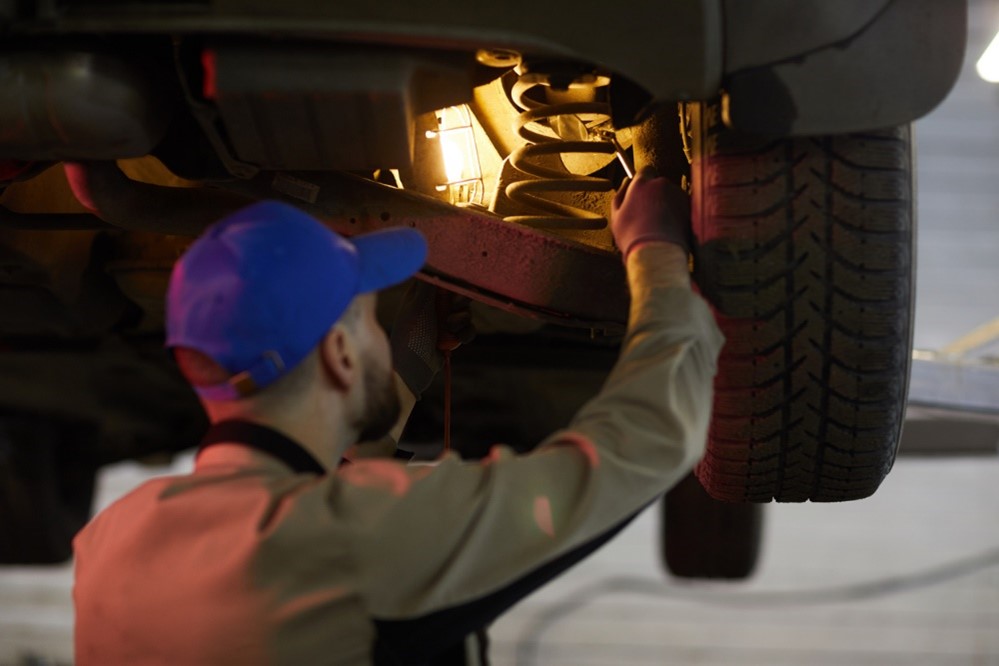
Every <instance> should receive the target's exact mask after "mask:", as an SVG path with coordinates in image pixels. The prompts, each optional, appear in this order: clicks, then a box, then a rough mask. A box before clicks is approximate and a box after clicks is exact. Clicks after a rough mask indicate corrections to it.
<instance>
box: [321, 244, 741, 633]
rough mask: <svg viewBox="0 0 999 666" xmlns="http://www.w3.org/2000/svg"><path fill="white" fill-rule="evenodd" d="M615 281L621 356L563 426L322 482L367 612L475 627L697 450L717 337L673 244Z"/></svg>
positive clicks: (648, 497)
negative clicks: (538, 437) (527, 445)
mask: <svg viewBox="0 0 999 666" xmlns="http://www.w3.org/2000/svg"><path fill="white" fill-rule="evenodd" d="M628 275H629V281H630V283H631V291H632V305H631V313H630V319H629V328H628V332H627V335H626V338H625V341H624V344H623V348H622V352H621V356H620V359H619V360H618V362H617V364H616V365H615V367H614V369H613V370H612V372H611V373H610V375H609V377H608V379H607V381H606V383H605V385H604V386H603V388H602V390H601V391H600V392H599V394H598V395H597V396H596V397H595V398H593V399H592V400H591V401H590V402H589V403H588V404H587V405H586V406H585V407H584V408H583V409H582V410H581V411H580V412H579V414H578V415H577V416H576V418H575V419H574V420H573V421H572V423H571V425H570V426H569V428H568V429H566V430H564V431H561V432H558V433H555V434H554V435H552V436H551V437H549V438H548V439H547V440H546V441H545V442H544V443H543V444H542V445H541V446H539V447H538V448H537V449H535V450H534V451H533V452H531V453H529V454H524V455H517V454H515V453H513V452H512V451H511V450H510V449H509V448H507V447H504V446H496V447H494V448H493V449H492V451H491V453H490V455H489V456H488V458H486V459H484V460H482V461H477V462H462V461H460V460H459V459H458V458H457V457H456V456H446V457H445V458H444V459H443V460H441V461H440V462H439V463H437V464H436V465H434V466H426V467H406V466H403V465H399V464H398V463H396V462H393V461H388V460H371V461H359V462H358V463H356V464H354V465H350V466H347V467H345V468H343V469H341V470H340V471H339V472H338V473H337V475H336V477H335V478H333V479H331V480H330V482H329V484H330V485H329V497H328V501H329V505H330V507H331V509H332V511H334V512H335V513H337V514H338V516H339V517H340V518H342V519H343V520H345V521H346V522H347V523H348V524H349V525H350V529H351V535H352V546H353V554H354V558H355V564H356V566H357V571H358V572H359V579H358V581H357V584H358V586H359V591H360V594H361V596H362V597H363V598H364V599H365V600H366V603H367V604H368V608H369V612H370V613H371V614H372V616H374V617H375V618H378V619H379V620H382V621H385V623H386V624H387V625H392V626H395V624H393V623H398V624H399V626H402V625H405V624H406V623H408V622H411V621H414V620H416V619H422V620H423V621H429V620H433V619H435V618H436V619H437V620H441V623H442V624H445V625H447V626H449V627H451V628H452V629H453V630H454V631H456V632H458V634H457V635H461V631H462V628H461V626H459V627H455V626H453V624H454V623H457V624H459V625H469V628H474V627H475V626H478V625H476V624H475V623H476V622H477V623H479V625H481V623H482V622H484V621H488V620H489V619H491V618H492V617H495V616H496V615H498V614H499V613H500V612H502V611H503V610H505V609H506V608H507V607H509V606H510V605H512V604H513V603H516V601H517V600H519V599H520V598H521V597H523V596H524V595H525V594H527V593H528V592H530V591H531V590H533V589H535V588H536V587H538V586H540V585H541V584H543V583H544V582H545V581H547V580H550V579H551V578H552V577H554V576H556V575H558V573H560V572H561V571H562V570H563V569H564V568H566V567H567V566H568V565H569V564H571V563H572V562H575V561H577V560H578V559H580V558H581V557H582V556H584V555H585V554H587V553H589V552H590V551H592V550H593V549H594V548H595V547H596V545H598V544H600V543H602V542H603V541H605V540H607V539H608V538H609V537H610V535H612V534H613V533H615V532H616V531H617V530H618V529H620V527H621V526H623V524H625V523H626V522H627V521H628V520H630V518H631V517H633V516H634V515H635V514H636V513H637V512H639V511H640V510H641V509H642V508H643V507H645V506H646V505H648V504H649V503H650V502H652V501H653V500H654V499H655V498H656V497H658V496H659V495H660V494H661V493H663V492H664V491H665V490H667V489H668V488H669V487H670V486H671V485H672V484H674V483H675V482H676V481H677V480H678V479H679V478H681V477H682V476H683V475H684V474H685V473H686V472H688V471H689V470H690V468H691V467H692V465H693V464H694V462H695V461H696V460H697V459H698V458H699V457H700V456H701V454H702V453H703V449H704V441H705V437H706V431H707V425H708V419H709V415H710V410H711V402H712V378H713V375H714V372H715V361H716V357H717V354H718V351H719V349H720V347H721V344H722V337H721V334H720V333H719V332H718V329H717V328H716V326H715V324H714V320H713V317H712V315H711V312H710V310H709V308H708V307H707V305H706V304H705V303H704V301H703V300H702V299H701V298H700V297H699V296H697V295H695V294H694V293H693V292H692V291H691V289H690V287H689V281H688V278H687V270H686V255H685V254H684V253H682V251H680V250H679V249H678V248H675V247H673V246H668V245H649V246H645V247H643V248H641V249H640V250H638V251H636V252H634V253H633V254H632V255H631V257H630V258H629V263H628ZM424 638H425V635H424Z"/></svg>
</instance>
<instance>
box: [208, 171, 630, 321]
mask: <svg viewBox="0 0 999 666" xmlns="http://www.w3.org/2000/svg"><path fill="white" fill-rule="evenodd" d="M225 187H226V188H227V189H230V190H232V191H234V192H238V193H239V194H243V195H246V196H250V197H254V198H260V199H284V200H286V201H288V202H290V203H292V204H294V205H295V206H298V207H299V208H302V209H303V210H305V211H307V212H309V213H310V214H312V215H315V216H316V217H318V218H320V219H322V220H324V221H325V222H326V223H327V224H328V225H329V226H330V227H331V228H332V229H334V230H335V231H337V232H338V233H340V234H342V235H344V236H353V235H357V234H361V233H368V232H372V231H377V230H379V229H386V228H390V227H396V226H400V225H406V226H409V227H411V228H413V229H417V230H419V231H420V232H422V233H423V235H424V236H425V237H426V239H427V242H428V245H429V248H430V252H429V256H428V259H427V264H426V268H425V269H424V271H423V272H422V274H421V277H422V278H423V279H425V280H427V281H429V282H433V283H435V284H438V285H441V286H445V287H447V288H448V289H451V290H453V291H456V292H459V293H463V294H466V295H469V296H472V297H473V298H475V299H476V300H479V301H482V302H485V303H488V304H490V305H493V306H496V307H499V308H501V309H504V310H506V311H510V312H514V313H516V314H520V315H525V316H529V317H532V318H535V319H541V320H543V321H547V322H550V323H556V324H561V325H564V326H573V327H580V328H589V329H594V330H597V331H601V332H604V333H607V334H612V335H616V334H620V333H622V332H623V330H624V326H625V323H626V322H627V314H628V304H629V300H630V299H629V296H628V289H627V284H626V281H625V272H624V266H623V264H622V262H621V257H620V255H619V254H617V253H615V252H611V251H608V250H606V249H602V248H598V247H593V246H590V245H586V244H584V243H581V242H577V241H574V240H571V239H568V238H564V237H561V236H558V235H556V234H554V233H549V232H546V231H542V230H538V229H532V228H529V227H526V226H521V225H517V224H513V223H510V222H506V221H504V220H503V219H502V218H501V217H498V216H496V215H493V214H491V213H489V212H488V211H483V210H479V209H476V208H462V207H456V206H452V205H450V204H447V203H444V202H442V201H439V200H437V199H433V198H431V197H427V196H424V195H421V194H417V193H414V192H411V191H407V190H400V189H396V188H393V187H390V186H387V185H382V184H380V183H375V182H373V181H370V180H366V179H363V178H359V177H356V176H353V175H350V174H346V173H341V172H299V173H294V174H290V173H278V174H274V173H267V174H261V175H260V176H258V177H256V178H254V179H252V180H249V181H243V182H233V183H228V184H226V185H225ZM608 233H609V232H608Z"/></svg>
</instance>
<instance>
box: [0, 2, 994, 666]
mask: <svg viewBox="0 0 999 666" xmlns="http://www.w3.org/2000/svg"><path fill="white" fill-rule="evenodd" d="M970 18H971V22H970V23H971V34H970V45H969V56H968V58H967V61H966V63H965V71H964V73H963V75H962V78H961V81H960V82H959V83H958V86H957V88H956V89H955V90H954V92H953V93H952V94H951V96H950V97H949V98H948V100H947V101H946V102H945V103H944V104H943V105H942V106H941V107H940V108H939V109H938V110H937V111H935V112H934V113H933V114H932V115H931V116H929V117H927V118H926V119H924V120H922V121H920V122H919V123H917V141H918V149H919V157H920V163H919V164H920V166H919V187H920V193H919V206H920V221H919V224H920V246H919V247H920V249H919V256H918V261H919V282H918V299H917V306H918V307H917V316H916V345H917V347H922V348H939V347H941V346H943V345H945V344H947V343H948V342H950V341H951V340H953V339H954V338H956V337H958V336H960V335H962V334H963V333H965V332H967V331H968V330H970V329H971V328H973V327H975V326H978V325H980V324H983V323H986V322H988V321H990V320H991V319H993V318H994V317H999V289H997V288H996V285H997V284H999V261H997V259H996V257H997V253H999V187H997V183H999V181H997V179H999V87H997V86H989V85H987V84H984V83H983V82H981V81H980V80H979V79H978V78H977V77H976V76H975V73H974V62H975V60H976V59H977V57H978V55H979V54H980V53H981V51H982V50H983V49H984V46H985V44H986V43H987V41H988V40H989V39H990V38H991V37H992V35H993V34H994V33H995V30H996V28H999V2H997V1H996V0H972V2H971V16H970ZM177 464H178V466H181V467H183V466H184V465H187V464H189V458H185V459H182V460H179V461H178V463H177ZM164 471H166V470H163V469H159V470H150V469H147V468H140V467H138V466H135V465H124V466H119V467H117V468H113V469H109V470H107V473H106V474H105V475H104V477H103V482H102V490H101V499H100V502H101V503H106V502H108V501H110V500H111V499H112V498H113V497H114V496H116V495H117V494H119V493H121V492H124V491H126V490H128V489H129V488H130V487H132V486H133V485H134V484H135V483H137V482H138V480H139V479H140V478H141V477H143V476H145V475H148V474H150V473H163V472H164ZM657 535H658V512H657V511H655V510H653V511H649V512H647V513H646V514H644V515H643V516H642V517H641V518H640V519H639V520H638V521H636V523H635V524H633V525H632V526H631V527H630V528H629V529H628V530H626V531H625V532H624V533H622V534H621V535H620V536H619V537H618V538H617V539H616V540H615V541H613V542H612V543H611V544H610V545H608V546H607V547H606V548H604V549H603V550H602V551H600V552H599V553H598V554H597V555H595V556H594V557H592V558H590V559H589V560H587V561H586V562H584V563H583V564H581V565H580V566H578V567H577V568H576V569H574V570H573V571H571V572H570V573H569V574H567V575H566V576H564V577H563V578H561V579H560V580H558V581H556V582H555V583H553V584H552V585H550V586H549V587H547V588H546V589H544V590H543V591H541V592H540V593H538V594H537V595H535V596H534V597H532V598H530V599H529V600H527V601H525V602H524V603H522V604H521V605H520V606H518V607H517V608H515V609H514V610H513V611H512V612H511V613H510V614H508V615H507V616H506V617H504V618H503V619H502V620H501V621H499V622H498V623H497V624H496V625H495V626H494V627H493V629H492V632H491V635H492V638H493V644H494V645H493V658H494V663H496V664H500V665H503V664H518V665H521V664H522V665H525V666H526V665H530V664H539V665H540V664H555V665H558V664H563V665H565V666H570V665H571V666H588V665H594V666H596V665H601V666H604V665H628V664H635V665H638V664H665V663H669V664H740V665H745V664H760V665H764V664H766V665H779V664H788V665H791V664H794V665H799V664H809V665H811V664H818V665H824V664H836V665H841V664H842V665H847V664H850V665H858V664H860V665H862V664H872V665H873V664H878V665H882V664H905V665H906V666H909V665H917V664H927V665H930V664H933V665H938V664H967V665H976V666H978V665H997V666H999V457H997V456H990V457H982V458H953V457H947V458H913V457H902V458H901V459H900V460H899V462H898V463H897V465H896V467H895V469H894V471H893V472H892V473H891V474H890V475H889V477H888V479H887V481H886V482H885V484H884V485H883V486H882V489H881V490H880V491H879V492H878V493H877V495H875V496H874V497H872V498H870V499H868V500H864V501H861V502H855V503H849V504H841V505H811V504H809V505H774V506H770V507H767V525H766V536H765V541H764V553H763V558H762V561H761V564H760V568H759V570H758V572H757V575H756V576H755V577H754V578H753V579H752V580H751V581H749V582H746V583H736V584H689V583H683V582H680V581H676V580H669V579H667V577H666V576H665V575H663V574H662V572H661V570H660V567H659V565H658V554H657V539H658V536H657ZM71 584H72V573H71V568H70V567H69V566H66V567H62V568H56V569H29V568H24V569H19V568H14V569H11V568H7V569H2V570H0V666H3V665H6V664H37V665H41V664H56V663H58V664H69V663H71V661H72V606H71V602H70V589H71Z"/></svg>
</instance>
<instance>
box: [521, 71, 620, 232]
mask: <svg viewBox="0 0 999 666" xmlns="http://www.w3.org/2000/svg"><path fill="white" fill-rule="evenodd" d="M609 83H610V79H609V78H608V77H606V76H601V75H598V74H593V73H582V74H574V75H572V76H571V77H566V76H564V75H560V74H553V73H547V72H543V71H528V72H525V73H523V74H521V76H520V78H519V79H518V80H517V82H516V83H515V84H514V86H513V90H512V91H511V92H512V97H513V101H514V103H515V104H516V105H517V107H518V108H519V109H520V110H521V111H522V113H521V114H520V115H519V116H518V119H517V133H518V134H519V135H520V136H521V137H522V138H523V139H525V140H526V141H527V144H526V145H524V146H522V147H521V148H519V149H517V150H515V151H514V152H513V153H512V154H511V155H510V164H511V165H512V166H513V167H514V168H516V169H517V170H518V171H521V172H523V173H524V174H525V176H526V177H525V179H524V180H520V181H517V182H514V183H510V184H509V185H508V186H507V188H506V195H507V196H508V197H509V198H510V199H512V200H514V201H516V202H518V203H521V204H524V205H527V206H530V207H533V208H535V209H539V210H541V211H544V212H545V213H547V214H546V215H513V216H509V217H507V218H506V220H507V221H510V222H516V223H518V224H524V225H527V226H531V227H537V228H547V229H601V228H603V227H605V226H606V224H607V220H606V219H605V218H604V216H602V215H600V214H598V213H594V212H592V211H590V210H587V209H586V208H583V207H580V206H579V205H575V204H574V203H566V202H565V198H566V197H559V199H561V200H556V199H555V196H558V195H560V194H561V193H584V192H597V193H599V192H608V191H610V190H612V189H613V188H614V184H613V183H612V182H611V181H610V180H608V179H607V178H599V177H594V176H589V175H584V174H575V173H572V172H570V171H569V169H568V168H564V164H561V163H559V160H558V159H557V158H559V157H562V158H563V159H562V160H561V161H562V162H564V161H565V159H564V158H565V156H568V155H573V154H603V155H614V154H617V155H618V157H619V159H621V160H622V163H623V164H624V165H625V169H626V170H628V169H629V165H628V160H627V159H625V157H624V154H623V151H622V149H621V146H620V145H619V144H618V143H617V141H616V139H615V138H614V132H613V130H612V129H611V128H610V120H611V113H610V104H607V103H605V102H597V101H568V102H557V103H549V102H547V101H541V100H539V99H538V98H539V97H542V98H545V97H547V96H548V94H546V95H536V94H535V95H531V96H529V95H528V92H530V91H532V90H534V89H535V88H541V89H540V90H539V91H537V92H544V93H549V92H550V91H559V90H562V91H565V90H569V91H572V90H576V91H580V92H586V91H581V90H580V89H588V90H589V92H591V93H595V92H596V91H597V89H599V88H603V87H605V86H607V85H608V84H609ZM545 88H548V89H550V91H549V90H545ZM585 96H586V97H590V98H595V97H596V95H595V94H591V95H585ZM557 167H563V168H557ZM629 175H630V173H629ZM553 195H555V196H553Z"/></svg>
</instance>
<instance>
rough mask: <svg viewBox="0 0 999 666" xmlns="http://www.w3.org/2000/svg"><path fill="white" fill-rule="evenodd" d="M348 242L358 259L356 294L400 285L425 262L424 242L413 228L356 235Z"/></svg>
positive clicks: (398, 228) (425, 245)
mask: <svg viewBox="0 0 999 666" xmlns="http://www.w3.org/2000/svg"><path fill="white" fill-rule="evenodd" d="M350 242H351V243H352V244H353V245H354V247H355V248H357V256H358V258H359V259H360V276H359V283H358V287H357V291H358V292H359V293H366V292H371V291H378V290H379V289H385V288H386V287H391V286H392V285H395V284H399V283H400V282H402V281H404V280H406V279H408V278H410V277H412V276H413V275H414V274H415V273H416V272H417V271H418V270H420V268H422V267H423V264H424V263H426V261H427V241H426V240H425V239H424V238H423V234H421V233H420V232H419V231H416V230H415V229H407V228H405V227H396V228H393V229H383V230H381V231H375V232H372V233H369V234H364V235H362V236H355V237H353V238H351V239H350Z"/></svg>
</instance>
